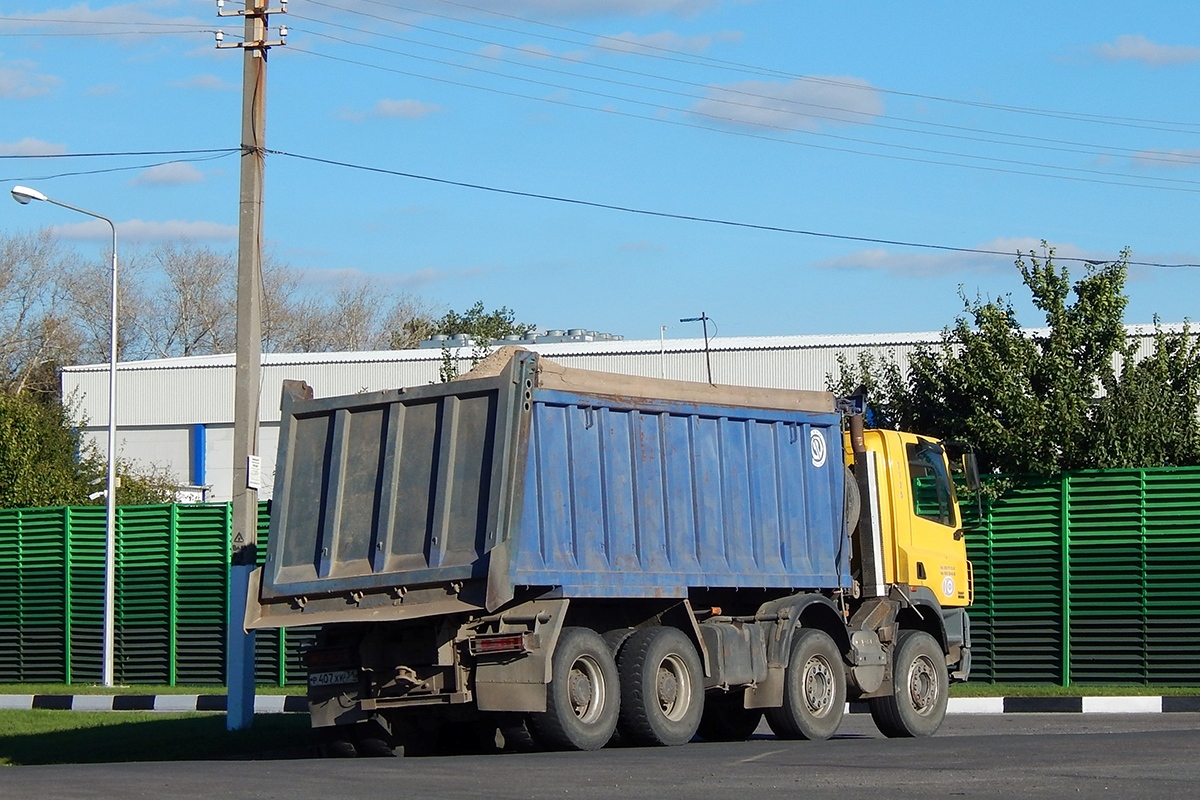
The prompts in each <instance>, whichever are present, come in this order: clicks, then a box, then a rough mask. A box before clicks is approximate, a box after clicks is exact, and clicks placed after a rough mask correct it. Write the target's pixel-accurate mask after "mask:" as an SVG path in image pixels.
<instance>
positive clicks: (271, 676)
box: [0, 468, 1200, 685]
mask: <svg viewBox="0 0 1200 800" xmlns="http://www.w3.org/2000/svg"><path fill="white" fill-rule="evenodd" d="M983 511H984V514H983V521H982V523H979V524H977V525H976V526H975V527H973V528H972V529H971V530H970V531H969V533H968V538H967V543H968V550H969V554H970V557H971V561H972V563H973V564H974V574H975V605H974V606H973V607H972V608H971V620H972V637H973V640H974V641H973V655H974V668H973V672H972V679H973V680H977V681H983V682H989V681H992V682H999V683H1067V682H1071V683H1136V684H1160V685H1163V684H1173V685H1188V684H1191V685H1195V684H1200V469H1197V468H1189V469H1157V470H1121V471H1110V472H1085V473H1077V474H1069V475H1064V476H1061V477H1057V478H1053V479H1037V480H1029V481H1025V482H1024V484H1023V485H1022V486H1021V487H1020V488H1018V489H1015V490H1013V491H1011V492H1009V493H1007V494H1006V495H1005V496H1004V497H1002V498H1000V499H999V500H997V501H995V502H993V503H991V504H989V505H988V506H986V507H985V508H984V509H983ZM266 522H267V512H266V505H265V504H264V505H263V506H262V508H260V515H259V528H260V541H261V542H265V536H266V527H267V525H266ZM230 524H231V512H230V509H229V507H228V506H226V505H205V506H143V507H125V508H120V509H118V517H117V526H118V541H119V546H118V552H117V575H116V582H117V619H116V629H117V634H116V642H115V650H116V677H117V680H118V681H120V682H122V683H150V684H176V683H180V684H198V683H223V682H224V663H225V660H224V653H225V625H226V622H225V617H226V602H227V598H226V593H227V591H228V583H227V582H228V574H229V555H228V554H229V545H228V542H229V530H230ZM259 552H260V553H263V552H265V547H260V548H259ZM0 565H2V566H0V682H68V683H69V682H96V681H99V679H100V662H101V641H100V637H101V616H102V612H101V609H102V607H103V595H104V509H103V508H99V507H88V508H49V509H32V510H29V509H15V510H11V509H10V510H4V511H0ZM312 635H313V631H311V630H305V629H292V630H290V631H287V632H283V631H276V630H271V631H259V633H258V636H257V650H256V654H255V655H256V659H255V664H256V671H257V675H258V679H259V681H260V682H263V683H272V684H280V685H282V684H287V683H301V682H303V677H304V676H303V671H302V669H301V667H300V664H299V659H298V655H297V653H298V651H299V649H300V647H301V646H302V645H303V644H305V643H306V642H308V641H310V640H311V637H312Z"/></svg>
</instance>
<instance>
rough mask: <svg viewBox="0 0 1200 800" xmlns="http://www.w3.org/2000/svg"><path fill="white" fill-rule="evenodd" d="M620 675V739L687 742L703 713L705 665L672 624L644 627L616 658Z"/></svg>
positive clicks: (662, 743) (673, 742)
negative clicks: (670, 625) (671, 626)
mask: <svg viewBox="0 0 1200 800" xmlns="http://www.w3.org/2000/svg"><path fill="white" fill-rule="evenodd" d="M617 671H618V672H619V673H620V675H621V722H620V725H621V738H622V740H623V741H628V742H631V743H633V744H640V745H656V746H657V745H667V746H670V745H678V744H686V743H687V742H690V741H691V740H692V737H693V736H695V735H696V729H697V728H699V727H700V719H701V717H702V715H703V713H704V678H703V675H704V668H703V666H701V664H700V654H699V653H697V652H696V648H695V646H694V645H693V644H692V642H691V640H690V639H688V637H687V636H685V635H684V634H683V632H682V631H680V630H679V629H677V628H668V627H662V626H659V627H653V628H643V629H642V630H640V631H636V632H635V633H634V634H633V635H632V636H630V637H629V638H628V639H627V640H626V641H625V644H624V645H623V646H622V647H621V655H620V657H619V658H618V659H617Z"/></svg>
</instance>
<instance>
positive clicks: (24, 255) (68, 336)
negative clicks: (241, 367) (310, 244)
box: [0, 230, 78, 393]
mask: <svg viewBox="0 0 1200 800" xmlns="http://www.w3.org/2000/svg"><path fill="white" fill-rule="evenodd" d="M67 261H68V259H67V258H65V257H64V256H63V254H62V253H61V248H60V247H59V245H58V242H57V241H56V240H55V239H54V237H53V236H52V235H51V234H50V232H49V231H46V230H43V231H41V232H39V233H37V234H17V235H13V236H5V237H3V238H0V389H5V390H9V391H14V392H17V393H21V392H23V391H26V390H31V391H36V392H51V393H54V392H55V391H56V389H55V384H56V377H57V375H56V372H57V367H58V365H60V364H62V363H71V360H72V354H73V351H74V350H75V348H76V347H77V344H78V341H77V336H76V334H75V331H74V330H73V328H72V326H71V324H70V321H69V320H70V317H69V314H68V313H67V308H66V303H65V295H64V291H63V287H62V284H61V283H60V281H59V280H58V277H59V276H60V275H62V274H64V273H68V272H70V268H69V267H68V266H67Z"/></svg>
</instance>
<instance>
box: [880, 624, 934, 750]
mask: <svg viewBox="0 0 1200 800" xmlns="http://www.w3.org/2000/svg"><path fill="white" fill-rule="evenodd" d="M892 676H893V680H894V682H895V688H894V689H893V691H892V694H891V695H889V696H887V697H872V698H870V699H869V700H868V701H867V703H868V705H869V707H870V709H871V719H873V720H875V727H877V728H879V732H880V733H882V734H883V735H884V736H889V737H892V738H897V737H912V736H932V735H933V734H934V733H935V732H936V731H937V729H938V728H940V727H941V726H942V720H943V719H944V718H945V716H946V701H947V699H948V698H949V694H950V675H949V673H948V672H947V671H946V657H945V655H944V654H943V653H942V648H941V647H940V646H939V645H938V643H937V640H936V639H934V638H933V637H932V636H930V635H929V634H928V633H926V632H925V631H901V632H900V636H899V637H897V639H896V649H895V654H894V655H893V656H892Z"/></svg>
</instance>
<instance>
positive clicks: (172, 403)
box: [62, 325, 1182, 502]
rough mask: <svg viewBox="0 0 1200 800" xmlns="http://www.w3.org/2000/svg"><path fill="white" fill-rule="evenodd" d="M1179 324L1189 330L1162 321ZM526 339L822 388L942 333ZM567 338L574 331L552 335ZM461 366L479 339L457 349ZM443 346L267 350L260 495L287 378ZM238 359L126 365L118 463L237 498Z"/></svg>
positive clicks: (82, 378)
mask: <svg viewBox="0 0 1200 800" xmlns="http://www.w3.org/2000/svg"><path fill="white" fill-rule="evenodd" d="M1163 327H1164V329H1166V330H1179V329H1181V328H1182V326H1178V325H1170V326H1163ZM1129 330H1130V335H1131V336H1134V337H1136V338H1137V339H1138V340H1139V342H1140V350H1141V354H1143V355H1144V354H1149V353H1150V352H1151V351H1152V350H1153V335H1154V329H1153V327H1152V326H1130V328H1129ZM545 338H546V337H542V339H543V341H536V340H535V341H534V342H533V343H525V342H522V343H521V346H523V347H527V348H529V349H530V350H535V351H537V352H539V353H541V354H543V355H545V356H547V357H549V358H552V359H554V360H555V361H558V362H559V363H562V364H564V365H565V366H570V367H579V368H584V369H593V370H601V371H606V372H618V373H624V374H628V375H640V376H644V377H665V378H672V379H675V380H691V381H704V382H707V381H708V372H707V370H708V365H707V364H708V361H709V360H710V361H711V366H712V380H713V382H714V383H717V384H728V385H740V386H760V387H770V388H780V389H810V390H824V389H825V388H826V383H827V378H828V376H830V375H836V374H837V372H838V358H839V356H842V357H844V358H846V359H847V360H848V361H849V362H850V363H857V360H858V357H859V354H860V353H863V352H872V353H874V354H877V355H890V356H894V357H895V358H896V360H897V361H898V362H899V363H900V365H901V366H902V367H903V366H904V365H905V364H906V363H907V360H908V357H909V355H910V354H911V353H912V351H913V349H914V348H915V347H917V346H919V345H922V344H925V345H928V344H933V343H937V342H939V341H941V333H940V332H926V333H888V334H878V333H875V334H846V335H832V336H764V337H735V338H720V339H714V340H712V341H711V342H710V344H709V353H708V358H707V359H706V355H705V347H704V340H703V339H665V340H660V339H649V340H629V341H626V340H614V339H613V338H611V337H606V338H602V337H599V336H590V335H586V334H584V335H579V336H577V337H576V338H577V339H578V340H576V341H553V342H549V343H547V342H546V341H544V339H545ZM554 338H569V337H554ZM451 352H452V353H453V354H454V355H456V356H458V357H459V359H460V364H461V369H462V370H463V371H466V370H467V369H468V368H469V366H470V358H471V355H472V352H473V348H471V347H460V348H456V349H455V350H453V351H451ZM442 361H443V351H442V349H441V348H440V347H431V348H421V349H416V350H383V351H376V352H361V353H298V354H282V353H277V354H264V355H263V358H262V381H261V391H260V396H259V420H260V426H261V427H260V429H259V431H260V432H259V446H258V452H259V454H260V455H261V458H262V481H263V487H262V490H261V491H260V493H259V496H260V497H261V498H262V499H268V498H270V497H271V494H272V487H273V481H274V472H275V451H276V449H277V447H278V431H279V399H280V390H281V388H282V382H283V381H284V380H303V381H306V382H307V383H308V384H309V385H310V386H311V387H312V388H313V391H314V394H315V396H316V397H328V396H331V395H340V394H354V393H359V392H368V391H375V390H379V389H394V388H399V387H408V386H420V385H424V384H428V383H435V382H437V381H438V380H439V375H440V369H441V367H442ZM108 370H109V365H108V364H92V365H87V366H77V367H67V368H65V369H64V370H63V372H62V390H63V397H64V398H67V399H68V402H69V403H71V404H72V409H73V413H74V416H75V419H76V421H77V423H78V424H79V425H80V427H81V429H82V430H83V432H84V433H85V435H87V436H89V437H91V438H92V439H93V440H94V441H95V442H96V445H97V446H98V447H99V448H101V449H102V450H103V448H105V447H106V444H107V442H106V438H107V433H108V431H107V426H108ZM233 389H234V357H233V355H232V354H229V355H214V356H191V357H185V358H166V359H157V360H152V361H133V362H123V363H121V364H119V365H118V369H117V414H116V416H117V439H118V441H117V447H118V455H119V458H121V459H126V460H130V461H133V462H135V463H138V464H142V465H154V466H156V467H158V468H160V469H164V470H166V471H168V472H169V473H170V474H171V475H173V476H174V478H175V480H176V481H177V482H178V483H179V484H180V485H181V486H191V487H194V488H193V489H191V490H187V491H184V492H183V493H181V495H180V498H181V499H183V500H190V501H199V500H202V499H203V500H206V501H209V502H226V501H228V500H230V499H231V498H232V475H233Z"/></svg>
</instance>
